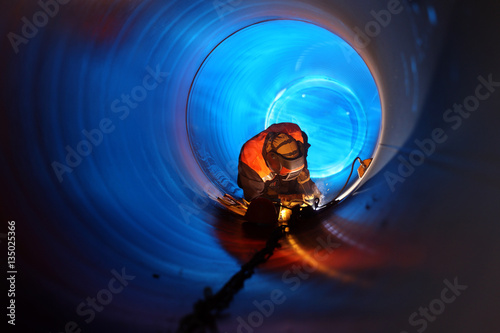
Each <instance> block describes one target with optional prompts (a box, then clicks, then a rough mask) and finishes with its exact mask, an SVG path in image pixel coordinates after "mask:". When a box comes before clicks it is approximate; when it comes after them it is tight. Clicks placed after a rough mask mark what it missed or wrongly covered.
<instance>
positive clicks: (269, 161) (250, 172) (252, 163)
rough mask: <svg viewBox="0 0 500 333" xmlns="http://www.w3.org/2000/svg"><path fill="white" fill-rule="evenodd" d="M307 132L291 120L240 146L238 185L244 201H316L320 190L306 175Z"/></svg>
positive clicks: (261, 133)
mask: <svg viewBox="0 0 500 333" xmlns="http://www.w3.org/2000/svg"><path fill="white" fill-rule="evenodd" d="M309 147H310V144H309V143H308V142H307V135H306V133H304V132H303V131H302V130H301V129H300V127H299V126H298V125H296V124H293V123H279V124H273V125H271V126H269V127H268V128H267V129H266V130H264V131H262V132H260V133H259V134H257V135H256V136H254V137H253V138H251V139H250V140H248V141H247V142H246V143H245V144H244V145H243V147H242V148H241V152H240V157H239V163H238V186H239V187H241V188H242V189H243V193H244V197H245V199H246V200H248V201H251V200H253V199H255V198H257V197H264V198H268V199H271V200H274V199H281V200H282V201H283V200H285V201H286V200H290V199H292V198H297V195H299V196H301V197H302V198H303V199H304V201H306V202H307V203H309V204H311V205H312V204H313V203H316V204H317V203H318V201H319V198H320V196H321V193H320V192H319V190H318V188H317V187H316V184H314V182H313V181H312V180H311V178H310V176H309V170H308V169H307V151H308V149H309Z"/></svg>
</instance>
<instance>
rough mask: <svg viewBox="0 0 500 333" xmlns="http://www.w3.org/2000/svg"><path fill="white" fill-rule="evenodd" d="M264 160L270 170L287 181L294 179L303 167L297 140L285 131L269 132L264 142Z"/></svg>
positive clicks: (303, 158) (303, 160)
mask: <svg viewBox="0 0 500 333" xmlns="http://www.w3.org/2000/svg"><path fill="white" fill-rule="evenodd" d="M266 162H267V165H268V167H269V169H271V171H273V172H275V173H277V174H279V175H281V176H283V177H285V178H284V180H287V181H289V180H294V179H296V178H297V177H298V176H299V174H300V172H301V171H302V169H304V167H305V157H304V154H303V153H302V149H301V146H300V144H299V142H297V141H296V140H295V139H294V138H293V137H291V136H290V135H288V134H286V133H270V135H269V137H268V140H267V144H266Z"/></svg>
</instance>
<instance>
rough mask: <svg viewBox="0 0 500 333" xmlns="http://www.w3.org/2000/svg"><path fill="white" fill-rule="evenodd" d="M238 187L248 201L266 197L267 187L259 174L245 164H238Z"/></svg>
mask: <svg viewBox="0 0 500 333" xmlns="http://www.w3.org/2000/svg"><path fill="white" fill-rule="evenodd" d="M238 186H239V187H241V188H242V189H243V196H244V197H245V199H246V200H247V201H252V200H253V199H255V198H257V197H260V196H263V195H264V191H265V185H264V182H263V181H262V179H261V178H260V176H259V174H258V173H257V172H255V170H253V169H252V168H250V167H249V166H248V165H246V164H245V163H243V162H240V163H239V164H238Z"/></svg>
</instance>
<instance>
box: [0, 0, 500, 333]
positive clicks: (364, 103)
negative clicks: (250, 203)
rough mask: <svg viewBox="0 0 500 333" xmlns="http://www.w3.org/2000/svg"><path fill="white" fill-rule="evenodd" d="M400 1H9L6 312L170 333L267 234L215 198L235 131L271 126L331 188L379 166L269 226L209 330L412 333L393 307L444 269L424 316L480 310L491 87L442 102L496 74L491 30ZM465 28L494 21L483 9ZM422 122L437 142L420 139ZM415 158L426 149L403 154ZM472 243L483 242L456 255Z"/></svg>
mask: <svg viewBox="0 0 500 333" xmlns="http://www.w3.org/2000/svg"><path fill="white" fill-rule="evenodd" d="M389 4H392V5H390V6H389ZM395 4H396V2H395V1H356V2H355V3H354V2H353V1H347V0H338V1H319V0H318V1H284V0H266V1H264V0H256V1H245V0H242V1H236V0H233V1H224V0H221V1H173V0H172V1H158V0H143V1H139V0H106V1H97V0H85V1H84V0H72V1H69V0H41V1H37V2H35V1H27V0H20V1H15V2H4V3H2V4H1V5H0V8H1V9H2V10H1V11H0V15H1V17H2V19H1V20H0V31H1V32H2V36H3V39H2V44H1V50H2V52H1V53H0V54H1V57H2V62H0V70H1V73H2V75H1V76H0V80H1V82H2V84H1V87H2V89H1V90H0V107H1V109H2V110H1V111H2V112H1V113H0V133H1V138H2V139H1V150H2V155H1V161H2V163H1V168H2V169H1V170H0V171H1V174H2V203H1V206H2V207H1V208H2V219H3V221H2V223H3V224H2V225H5V222H6V221H15V226H16V229H15V230H16V262H15V266H16V269H17V272H18V273H17V277H16V285H15V287H16V293H15V294H16V296H15V300H16V321H17V322H16V326H18V327H21V328H23V329H24V328H25V329H26V330H29V331H49V332H63V331H74V332H79V329H80V330H81V331H82V332H108V331H112V332H114V331H120V332H172V331H175V329H176V328H177V325H178V321H179V319H180V318H181V317H182V316H183V315H185V314H187V313H189V312H190V311H191V310H192V305H193V304H194V302H196V300H198V299H200V298H201V297H202V295H203V290H204V288H205V287H206V286H210V287H211V288H213V289H214V290H217V289H219V288H220V287H221V286H222V285H223V284H224V282H225V281H226V280H227V279H228V278H229V277H230V276H231V275H232V274H233V273H235V272H236V271H238V269H239V267H240V265H241V264H242V263H244V262H245V261H246V260H248V259H249V258H250V257H251V256H252V254H253V253H255V251H257V250H258V249H260V248H261V247H263V246H264V244H265V240H266V237H267V232H268V231H267V230H262V229H258V228H257V229H255V228H252V227H250V228H249V227H248V226H246V227H245V226H243V225H242V220H240V219H238V218H237V217H236V216H234V215H232V214H231V213H230V212H227V211H225V210H224V209H222V208H221V207H220V206H219V205H218V204H217V201H216V200H215V198H216V196H218V195H221V194H222V193H223V192H229V193H232V194H236V195H238V193H239V192H238V191H239V190H238V188H237V187H236V185H235V181H236V179H235V178H236V173H235V170H236V163H235V162H236V159H237V154H238V152H239V148H240V146H241V144H242V143H243V142H244V141H245V140H246V139H248V138H249V137H250V136H252V135H253V134H256V133H258V132H259V131H260V130H262V129H264V128H265V126H267V125H268V124H269V123H272V122H278V121H297V122H298V123H301V125H302V126H303V127H304V128H305V129H306V131H307V132H308V135H309V137H310V138H311V143H312V147H315V148H314V149H317V150H314V151H313V150H312V149H313V148H311V153H310V154H311V156H310V157H311V160H310V163H311V170H312V172H313V176H314V177H315V180H317V181H318V183H320V184H321V185H322V186H323V189H324V190H325V193H333V192H335V190H336V189H338V188H339V187H340V186H341V185H342V183H343V181H344V180H345V176H346V172H348V169H347V168H348V167H349V163H350V161H349V160H350V159H351V157H354V155H358V154H359V155H363V156H361V157H362V158H365V156H366V157H371V156H372V155H373V157H374V162H373V164H372V166H371V167H370V169H369V171H368V173H367V174H366V177H365V178H364V179H363V182H362V183H361V184H360V187H359V188H358V190H356V191H354V192H353V193H352V195H351V196H350V197H349V198H347V199H346V200H345V201H344V202H343V203H342V205H341V206H339V207H337V208H335V209H330V210H324V211H321V212H319V213H318V215H315V216H312V217H309V218H306V219H305V221H306V223H304V224H301V225H300V226H298V227H297V228H295V229H294V230H293V232H291V234H290V235H289V236H288V237H287V238H286V239H285V240H283V241H282V247H281V248H280V249H279V250H277V251H276V252H275V255H274V256H273V257H272V258H271V260H270V261H269V262H268V263H266V264H265V265H263V266H262V267H260V268H258V269H257V270H256V274H255V276H254V277H252V279H250V280H248V281H247V282H246V283H245V286H244V288H243V290H242V291H241V292H240V293H239V294H238V295H236V297H235V298H234V299H233V302H232V306H231V308H230V309H229V310H228V311H227V314H228V315H227V316H226V317H224V318H221V320H220V321H219V322H218V325H219V329H220V331H221V332H330V331H334V330H335V331H336V332H389V331H394V332H401V331H405V330H406V331H408V332H409V331H411V330H413V329H414V327H411V326H410V325H409V323H408V316H409V315H411V314H412V312H413V311H415V309H418V307H419V306H420V305H421V304H428V303H429V301H430V300H432V299H434V298H435V297H438V296H439V293H440V291H441V289H442V281H443V279H445V278H448V279H451V280H453V278H454V277H455V276H458V279H459V281H460V282H462V281H463V282H462V283H464V284H470V289H468V290H467V291H465V292H464V293H463V296H460V297H461V298H457V299H458V300H457V302H456V304H455V303H454V304H450V305H446V316H448V317H446V318H445V316H442V317H440V318H439V319H438V320H436V321H435V322H433V323H432V325H434V326H433V327H434V328H436V329H437V331H441V332H442V331H450V330H448V328H450V327H451V331H457V330H458V328H457V327H462V326H460V321H458V318H464V317H467V318H478V316H475V312H473V311H472V312H468V311H469V310H471V306H469V305H470V304H479V303H481V302H483V304H493V303H495V302H494V301H491V299H489V298H487V297H485V296H484V295H489V294H490V291H491V290H494V287H493V286H492V283H491V282H490V281H489V280H487V281H486V280H484V279H483V280H482V281H480V278H479V277H477V276H480V277H484V276H487V275H486V274H479V275H477V276H476V274H473V272H474V271H481V272H482V270H483V269H484V267H490V268H491V267H494V264H492V263H493V262H494V260H493V259H494V258H493V257H492V256H491V255H489V253H492V252H495V251H491V249H493V247H492V248H491V249H490V250H487V249H486V246H493V245H492V244H495V243H493V242H489V241H490V240H493V239H496V238H495V237H494V235H496V234H495V232H497V229H496V228H497V227H496V226H497V224H496V223H493V222H494V221H492V219H491V218H490V216H492V209H491V208H490V207H493V206H494V205H492V204H491V203H492V200H493V199H492V198H497V197H498V195H497V194H498V193H497V191H495V189H498V179H497V177H495V176H492V175H491V174H487V175H484V174H483V173H481V172H482V171H478V170H489V169H491V168H492V167H494V166H495V165H496V164H495V163H496V161H497V160H498V156H497V154H496V153H495V152H492V151H491V149H490V148H491V146H492V145H495V143H496V141H498V140H496V139H495V138H496V137H497V136H495V133H496V130H497V127H495V124H496V123H498V122H496V123H495V121H496V119H497V118H498V117H494V116H491V115H490V113H488V112H487V110H489V109H491V108H492V107H493V106H494V105H498V103H497V100H495V98H496V97H495V96H496V95H495V93H494V89H496V86H494V85H493V86H490V87H489V88H491V89H493V91H491V90H486V91H487V92H489V93H490V95H491V98H490V99H488V100H481V105H480V109H478V110H477V111H476V113H474V114H472V113H471V116H470V119H469V118H468V119H465V118H464V119H462V120H463V126H462V127H461V128H460V131H458V130H456V131H455V129H454V128H451V129H450V126H449V124H448V123H446V122H444V120H443V117H442V115H443V113H444V111H445V110H446V109H447V108H449V107H452V106H453V104H454V103H459V102H461V101H463V100H464V98H465V97H466V96H468V95H470V94H472V93H474V89H475V88H476V85H477V84H479V82H482V81H478V77H479V76H481V77H482V78H483V79H484V80H486V81H487V80H493V81H494V82H496V81H498V80H500V75H497V73H498V71H497V69H498V64H497V63H496V60H495V61H493V60H491V59H498V57H492V58H490V55H493V54H498V53H495V51H496V49H495V47H496V46H495V45H499V44H500V43H492V41H491V40H489V41H485V38H486V37H485V36H484V34H483V35H480V34H477V35H478V36H480V37H477V38H476V37H474V38H473V37H472V36H471V35H469V34H470V33H471V31H472V30H467V31H465V30H464V28H463V25H462V24H461V23H462V22H463V20H465V17H467V18H470V17H473V18H476V19H477V18H479V17H481V15H482V14H480V13H483V12H486V13H493V11H484V10H483V8H481V7H479V5H476V6H477V7H469V5H464V4H462V5H454V4H453V1H443V2H440V4H432V3H431V2H430V1H419V2H416V1H401V2H397V4H396V5H397V6H396V5H395ZM492 6H493V5H492ZM452 12H453V13H455V14H456V15H457V19H456V21H454V20H453V19H452V18H450V13H452ZM387 13H389V14H390V16H389V14H387ZM384 15H385V16H384ZM492 15H493V14H491V15H490V16H492ZM490 16H488V17H490ZM477 22H479V23H478V26H477V29H478V31H487V27H485V26H483V25H486V24H487V23H488V22H496V21H495V20H493V19H491V20H479V19H478V20H477ZM492 24H493V23H492ZM474 27H475V26H474ZM480 28H481V29H482V30H479V29H480ZM473 29H475V28H473ZM360 31H361V33H360ZM448 31H451V32H453V34H451V33H450V35H448V34H447V32H448ZM474 31H476V30H474ZM476 32H477V31H476ZM481 36H482V37H481ZM487 42H488V43H487ZM484 45H487V47H488V48H491V49H489V50H487V51H488V52H480V51H479V50H481V46H484ZM464 49H465V50H467V52H465V53H461V52H458V50H464ZM342 50H343V51H345V53H344V52H341V53H339V51H342ZM349 61H351V62H349ZM464 64H472V65H468V66H465V65H464ZM333 101H335V102H333ZM307 107H312V108H313V111H312V112H304V110H306V108H307ZM434 128H442V129H443V131H444V133H445V134H446V135H447V138H448V139H447V141H443V143H441V144H439V145H438V144H436V146H435V150H434V151H433V154H428V155H425V154H424V153H422V154H424V155H420V154H416V153H413V152H414V151H415V149H419V148H418V146H417V145H416V144H415V142H416V141H415V140H420V141H419V142H428V141H425V140H426V139H429V138H431V139H432V133H433V132H432V130H433V129H434ZM459 134H460V135H459ZM486 138H488V140H489V141H488V145H486V144H479V145H477V144H474V145H472V144H470V142H477V141H478V140H483V139H485V142H486ZM325 141H327V142H328V144H329V145H328V147H330V146H331V147H333V148H331V149H328V148H325V147H326V145H325V146H322V145H321V144H320V143H321V142H325ZM335 144H337V145H335ZM487 146H488V147H490V148H489V150H487V149H486V147H487ZM426 147H430V144H429V143H428V144H427V146H426ZM412 153H413V155H412ZM417 155H419V156H424V157H425V163H424V162H422V163H421V164H420V165H418V166H415V165H413V166H412V167H413V168H414V170H413V171H412V172H410V171H409V170H410V169H408V170H407V169H403V167H401V165H406V164H404V162H402V160H404V161H409V157H411V156H413V157H415V156H417ZM485 156H489V157H488V158H486V157H485ZM313 162H314V163H313ZM313 164H315V165H316V166H313ZM401 170H403V171H404V172H403V171H401ZM388 172H389V173H390V174H392V175H395V176H396V178H394V177H393V178H390V179H389V181H388V180H387V175H388ZM405 172H406V173H405ZM397 177H400V178H397ZM457 180H460V181H457ZM327 183H328V184H327ZM391 185H392V186H391ZM478 186H480V187H479V188H481V191H480V192H479V193H478V191H477V188H478ZM328 189H330V191H327V190H328ZM474 189H476V190H474ZM463 192H466V193H468V195H467V196H463V197H462V196H458V195H456V196H451V197H452V198H453V200H451V199H450V198H451V197H450V193H454V194H456V193H463ZM470 193H477V194H476V195H473V196H471V195H470ZM330 198H331V197H330ZM330 198H327V199H330ZM472 203H473V204H474V205H475V206H477V207H481V212H482V213H481V214H482V215H481V219H479V220H480V221H477V219H475V217H476V213H475V211H474V210H472V209H469V207H470V206H471V204H472ZM474 205H473V206H474ZM4 214H5V215H4ZM473 220H474V221H475V224H474V225H473V227H472V226H471V225H470V224H469V221H473ZM457 221H458V222H457ZM450 230H453V235H452V236H449V234H448V233H449V231H450ZM0 233H1V235H0V236H1V237H2V238H1V243H0V244H1V245H2V251H4V249H5V248H4V246H3V245H4V244H6V241H5V242H4V237H3V235H7V229H5V228H4V229H2V231H1V232H0ZM469 238H472V240H478V239H479V240H480V241H478V242H477V243H475V242H474V244H475V245H476V246H474V247H473V249H470V252H467V251H466V249H465V248H464V247H463V246H462V245H463V244H464V243H465V241H469V243H468V244H470V241H471V240H470V239H469ZM495 253H496V252H495ZM456 258H461V260H458V259H456ZM455 259H456V260H455ZM497 273H498V272H496V271H495V270H494V269H490V271H489V272H488V274H489V275H488V276H493V277H494V276H497V275H495V274H497ZM451 280H450V281H451ZM493 280H495V281H496V280H497V279H492V281H493ZM480 282H481V283H480ZM473 286H474V288H473ZM475 288H476V289H475ZM481 288H483V290H481ZM477 290H479V291H477ZM469 295H470V296H469ZM481 295H483V296H481ZM462 297H463V298H462ZM462 300H463V303H460V304H459V302H461V301H462ZM269 302H272V306H273V308H272V311H271V310H269V304H271V303H269ZM488 302H490V303H488ZM497 303H498V302H497ZM256 304H257V305H256ZM262 304H264V305H266V306H268V308H267V309H268V310H267V312H266V311H264V312H265V313H263V312H262V311H261V310H259V307H260V306H261V305H262ZM464 304H465V305H464ZM467 304H469V305H467ZM264 305H262V306H264ZM497 305H498V304H493V306H492V307H491V308H493V309H496V308H498V306H497ZM4 309H5V308H4ZM259 311H260V312H259ZM269 311H271V312H272V313H269ZM266 313H267V314H269V315H266ZM465 314H468V316H466V315H465ZM469 314H470V315H469ZM479 317H480V316H479ZM480 318H483V317H480ZM488 318H489V317H488ZM4 319H5V317H4ZM482 322H483V323H484V325H486V324H488V325H489V324H491V320H490V321H488V320H486V319H485V320H483V321H482ZM430 325H431V323H429V327H431V326H430ZM471 325H472V324H469V323H464V324H463V327H466V328H470V327H472V326H471ZM443 327H444V328H445V329H442V328H443ZM474 327H475V326H474ZM429 331H430V329H429ZM479 331H481V329H479ZM483 331H486V330H483Z"/></svg>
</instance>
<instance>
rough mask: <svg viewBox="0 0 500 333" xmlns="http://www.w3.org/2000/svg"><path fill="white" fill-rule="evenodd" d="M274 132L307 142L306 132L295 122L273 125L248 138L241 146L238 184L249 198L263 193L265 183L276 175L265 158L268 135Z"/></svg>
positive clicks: (303, 142)
mask: <svg viewBox="0 0 500 333" xmlns="http://www.w3.org/2000/svg"><path fill="white" fill-rule="evenodd" d="M272 132H275V133H286V134H288V135H290V136H291V137H293V138H294V139H295V140H297V141H298V142H301V143H302V144H305V143H307V136H305V133H303V132H302V130H301V129H300V127H299V126H298V125H296V124H293V123H279V124H274V125H271V126H269V127H268V128H267V129H266V130H264V131H262V132H260V133H259V134H257V135H256V136H254V137H253V138H251V139H250V140H248V141H247V142H246V143H245V144H244V145H243V147H242V148H241V152H240V158H239V166H238V185H239V186H240V187H242V188H243V191H244V192H245V197H246V198H247V199H248V198H249V199H253V198H254V197H255V196H257V195H258V194H261V193H262V192H263V191H264V188H265V186H264V183H266V182H270V181H271V180H273V179H274V178H275V176H276V173H274V172H272V171H271V169H269V167H268V166H267V163H266V161H265V159H264V155H265V153H266V152H265V148H264V144H265V141H266V137H267V135H268V134H269V133H272ZM257 175H258V176H257Z"/></svg>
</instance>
